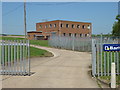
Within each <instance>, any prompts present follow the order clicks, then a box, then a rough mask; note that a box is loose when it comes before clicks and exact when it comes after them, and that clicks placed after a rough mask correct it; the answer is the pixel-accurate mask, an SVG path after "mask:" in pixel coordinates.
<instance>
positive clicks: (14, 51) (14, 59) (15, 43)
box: [13, 40, 17, 75]
mask: <svg viewBox="0 0 120 90" xmlns="http://www.w3.org/2000/svg"><path fill="white" fill-rule="evenodd" d="M13 63H14V74H15V75H16V72H17V71H16V40H14V62H13Z"/></svg>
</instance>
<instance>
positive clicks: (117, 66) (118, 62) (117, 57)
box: [117, 52, 120, 75]
mask: <svg viewBox="0 0 120 90" xmlns="http://www.w3.org/2000/svg"><path fill="white" fill-rule="evenodd" d="M118 53H119V52H117V74H118V75H119V74H120V73H119V67H120V66H119V56H118Z"/></svg>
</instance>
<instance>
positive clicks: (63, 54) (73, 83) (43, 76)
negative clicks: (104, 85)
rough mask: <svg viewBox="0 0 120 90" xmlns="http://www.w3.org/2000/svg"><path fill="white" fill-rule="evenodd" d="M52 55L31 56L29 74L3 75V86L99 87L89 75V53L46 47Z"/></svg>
mask: <svg viewBox="0 0 120 90" xmlns="http://www.w3.org/2000/svg"><path fill="white" fill-rule="evenodd" d="M34 47H37V48H41V49H46V50H48V51H50V52H52V53H53V54H54V57H46V58H41V57H40V58H32V59H31V72H34V74H32V75H31V76H3V81H2V86H3V88H99V87H98V85H97V83H96V81H95V80H93V79H92V78H91V77H90V76H89V75H88V71H89V70H90V68H89V66H90V65H91V54H90V53H86V52H76V51H70V50H61V49H54V48H46V47H40V46H34Z"/></svg>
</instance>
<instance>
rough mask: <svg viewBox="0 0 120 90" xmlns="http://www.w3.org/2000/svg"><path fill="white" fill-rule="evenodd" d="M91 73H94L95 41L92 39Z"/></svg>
mask: <svg viewBox="0 0 120 90" xmlns="http://www.w3.org/2000/svg"><path fill="white" fill-rule="evenodd" d="M92 75H93V76H94V77H95V75H96V42H95V40H94V39H93V40H92Z"/></svg>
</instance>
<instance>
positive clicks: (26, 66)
mask: <svg viewBox="0 0 120 90" xmlns="http://www.w3.org/2000/svg"><path fill="white" fill-rule="evenodd" d="M0 50H1V52H0V64H1V67H0V74H2V75H30V59H29V40H1V41H0Z"/></svg>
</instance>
